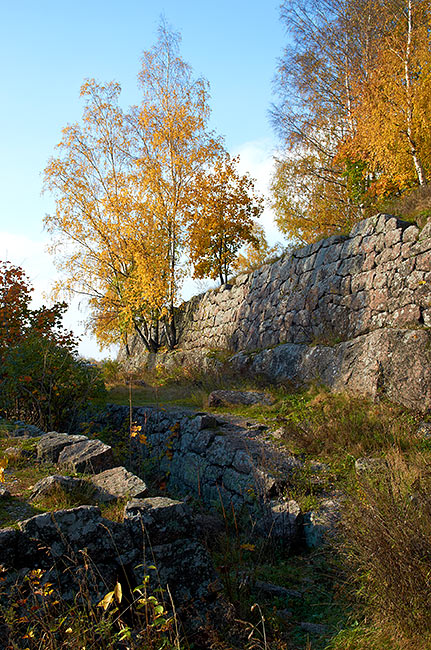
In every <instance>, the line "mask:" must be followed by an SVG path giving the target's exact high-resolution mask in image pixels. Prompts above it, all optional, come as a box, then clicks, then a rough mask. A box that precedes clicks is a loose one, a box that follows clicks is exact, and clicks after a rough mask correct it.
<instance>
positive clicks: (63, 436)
mask: <svg viewBox="0 0 431 650" xmlns="http://www.w3.org/2000/svg"><path fill="white" fill-rule="evenodd" d="M83 440H88V438H86V436H79V435H69V434H68V433H57V431H51V432H50V433H46V434H45V435H43V436H42V437H41V439H40V440H39V442H38V443H37V447H36V449H37V457H38V458H39V459H40V460H44V461H49V462H51V463H56V462H57V461H58V457H59V455H60V453H61V452H62V451H63V449H64V448H65V447H68V446H69V445H73V444H75V443H76V442H80V441H83Z"/></svg>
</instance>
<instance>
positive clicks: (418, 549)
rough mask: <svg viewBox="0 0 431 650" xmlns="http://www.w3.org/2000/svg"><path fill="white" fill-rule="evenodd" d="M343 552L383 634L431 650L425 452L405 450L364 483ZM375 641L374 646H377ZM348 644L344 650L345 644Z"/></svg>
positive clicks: (354, 498) (430, 502)
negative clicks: (404, 453) (407, 453)
mask: <svg viewBox="0 0 431 650" xmlns="http://www.w3.org/2000/svg"><path fill="white" fill-rule="evenodd" d="M343 530H344V542H343V545H342V551H343V554H344V557H345V560H346V566H347V567H348V569H349V571H350V574H351V579H352V581H353V582H354V583H355V584H356V586H357V591H358V596H359V598H360V600H361V601H362V603H363V604H364V606H365V608H366V611H367V612H368V614H369V617H370V618H371V619H372V623H374V626H375V629H379V630H380V631H381V632H380V636H382V637H386V638H387V639H388V640H389V641H388V643H392V641H390V640H391V639H396V643H397V645H393V646H391V645H381V646H379V645H375V644H374V645H372V644H371V642H370V644H369V645H368V646H363V645H357V646H353V645H352V646H348V645H345V646H343V647H346V648H347V647H352V648H353V647H355V648H356V647H357V648H359V647H361V648H362V647H364V648H365V647H370V648H374V647H376V648H380V647H381V648H385V647H388V648H391V647H394V648H397V649H398V648H399V649H401V648H403V649H404V648H405V649H407V648H409V649H410V648H415V650H426V649H429V648H430V647H431V646H430V639H431V609H430V607H429V603H430V600H431V470H430V465H429V460H428V459H427V457H424V456H423V455H422V454H420V453H419V452H416V453H414V454H411V455H410V457H409V458H408V459H407V458H406V457H405V456H404V455H403V454H402V453H401V452H400V451H399V450H393V451H392V452H390V453H388V454H387V456H386V468H385V469H383V470H381V471H379V472H378V473H377V474H374V475H373V474H371V475H370V476H368V478H367V479H362V480H361V481H360V482H359V484H358V488H357V490H356V491H355V493H353V494H352V495H351V499H349V500H348V501H347V502H346V512H345V513H344V517H343ZM373 643H374V641H373ZM338 647H341V646H338Z"/></svg>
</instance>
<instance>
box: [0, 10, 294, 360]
mask: <svg viewBox="0 0 431 650" xmlns="http://www.w3.org/2000/svg"><path fill="white" fill-rule="evenodd" d="M162 14H163V15H164V17H165V19H166V20H167V22H168V23H169V24H170V25H171V26H172V27H173V28H174V29H175V30H176V31H179V32H180V33H181V35H182V46H181V55H182V57H183V59H184V60H185V61H187V62H188V63H189V64H190V65H191V66H192V68H193V70H194V72H195V74H196V75H202V76H204V77H205V78H206V79H208V81H209V82H210V86H211V101H210V104H211V107H212V118H211V126H212V128H213V129H215V130H216V131H217V133H219V134H221V135H222V136H224V137H225V143H226V147H227V149H228V150H229V151H230V152H231V153H232V154H237V153H239V154H240V155H241V159H242V168H243V171H249V172H250V173H251V174H252V175H253V176H255V177H256V178H257V180H258V187H259V189H260V190H261V191H263V192H265V190H266V187H267V182H268V178H269V175H270V171H271V166H272V158H271V156H272V152H273V150H274V148H275V146H276V140H275V137H274V135H273V131H272V129H271V125H270V123H269V119H268V110H269V108H270V104H271V101H272V100H273V98H272V96H271V91H272V79H273V77H274V74H275V70H276V64H277V58H278V57H279V56H280V55H281V53H282V48H283V46H284V44H285V34H284V30H283V26H282V25H281V23H280V21H279V2H278V1H275V2H274V1H273V0H265V1H262V0H247V1H246V0H231V1H230V2H229V1H228V0H218V2H217V3H212V2H211V3H203V2H198V1H197V0H196V1H195V0H183V1H182V2H178V1H175V0H152V1H151V2H150V1H148V0H140V1H139V0H123V1H122V2H121V3H120V2H118V0H116V1H112V0H104V1H103V2H102V1H101V0H87V1H86V2H84V1H83V0H75V1H74V2H70V1H68V0H60V1H59V0H57V1H56V2H53V1H52V0H39V2H36V1H35V0H20V2H17V3H12V2H6V0H0V55H1V60H2V62H3V65H2V83H1V91H0V92H1V102H0V124H1V138H0V147H1V155H0V195H1V210H0V259H5V258H6V257H7V258H8V259H10V260H11V261H12V262H14V263H16V264H20V265H22V266H23V267H24V269H25V270H26V271H27V273H28V275H29V276H30V277H31V279H32V281H33V283H34V285H35V288H36V291H35V301H36V302H37V303H40V301H41V300H42V292H44V291H45V292H46V291H47V290H49V286H50V283H51V282H52V281H53V280H54V279H55V269H54V267H53V266H52V260H51V258H50V256H49V254H48V253H47V252H46V244H47V242H48V238H47V235H46V233H44V232H43V224H42V220H43V216H44V215H45V214H46V213H48V212H50V211H51V210H52V209H53V201H52V199H51V198H50V197H49V196H43V197H42V196H41V195H40V193H41V186H42V175H41V174H42V171H43V169H44V167H45V165H46V163H47V160H48V158H49V157H50V156H51V155H52V154H53V153H54V147H55V145H56V144H57V142H58V141H59V139H60V133H61V129H62V127H64V126H65V125H66V124H68V123H71V122H75V121H78V120H79V119H80V117H81V114H82V103H81V101H80V99H79V89H80V86H81V84H82V82H83V80H84V79H86V78H92V77H94V78H96V79H97V80H98V81H109V80H111V79H115V80H116V81H118V82H119V83H120V84H121V86H122V89H123V91H122V99H121V103H122V105H123V107H124V108H127V107H128V106H129V105H131V104H134V103H138V102H139V90H138V87H137V81H136V78H137V74H138V71H139V67H140V56H141V53H142V52H143V51H144V50H146V49H149V48H151V46H152V45H153V44H154V42H155V41H156V39H157V26H158V23H159V19H160V16H161V15H162ZM264 224H265V226H266V228H267V233H268V237H269V239H270V240H271V241H272V242H273V241H275V240H276V239H281V237H280V236H278V233H277V231H276V229H275V227H274V225H273V222H272V217H271V213H270V211H268V210H267V211H266V213H265V215H264ZM188 291H190V289H188ZM84 316H85V314H84V312H83V313H81V314H79V313H78V305H77V303H75V304H74V305H73V306H72V308H71V310H70V313H69V315H68V317H67V323H68V325H69V326H71V327H73V328H74V330H82V328H80V326H79V325H78V321H80V320H82V319H83V318H84ZM80 350H81V352H82V353H83V354H86V355H94V356H100V354H99V353H98V352H97V346H95V344H94V342H92V341H91V340H89V339H88V338H87V339H86V340H85V341H84V342H83V344H82V346H81V348H80ZM104 354H105V355H106V354H107V353H106V352H105V353H104ZM104 354H103V353H102V355H101V356H104Z"/></svg>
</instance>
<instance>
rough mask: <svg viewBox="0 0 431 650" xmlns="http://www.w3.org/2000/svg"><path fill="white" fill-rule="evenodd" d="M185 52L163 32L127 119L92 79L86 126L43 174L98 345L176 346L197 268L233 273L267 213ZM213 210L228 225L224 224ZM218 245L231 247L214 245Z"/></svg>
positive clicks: (57, 234)
mask: <svg viewBox="0 0 431 650" xmlns="http://www.w3.org/2000/svg"><path fill="white" fill-rule="evenodd" d="M179 45H180V37H179V35H178V34H176V33H174V32H172V31H171V30H170V29H169V28H168V27H167V26H166V25H165V24H164V23H162V24H161V26H160V28H159V38H158V41H157V43H156V44H155V46H154V47H153V48H152V49H150V50H148V51H146V52H144V54H143V57H142V67H141V71H140V73H139V84H140V88H141V91H142V101H141V103H140V104H139V105H138V106H134V107H132V108H131V109H130V110H129V111H127V112H124V111H123V110H122V109H121V108H120V107H119V102H118V99H119V95H120V90H121V89H120V86H119V84H117V83H115V82H110V83H107V84H99V83H97V82H96V81H95V80H89V81H86V82H85V83H84V85H83V86H82V89H81V96H82V97H83V99H84V102H85V106H84V114H83V120H82V123H81V124H73V125H71V126H67V127H66V128H65V129H64V130H63V137H62V140H61V142H60V144H59V145H58V149H59V154H58V155H57V156H55V157H53V158H52V159H51V160H50V161H49V163H48V165H47V167H46V169H45V187H46V189H47V190H49V191H51V192H53V193H54V195H55V197H56V211H55V213H54V214H52V215H48V216H47V217H46V220H45V223H46V226H47V228H48V230H49V231H50V232H51V233H52V235H53V250H54V252H56V254H57V263H58V264H59V266H60V268H61V269H62V270H63V271H64V277H65V280H62V282H61V286H62V287H63V288H64V287H66V288H67V289H69V290H72V291H75V292H80V293H83V294H85V295H87V296H88V297H89V300H90V305H91V307H92V328H93V331H94V332H95V333H96V335H97V336H98V339H99V341H100V342H101V343H102V344H106V343H110V342H113V341H116V340H118V337H119V336H121V338H122V339H123V342H124V343H127V336H128V335H129V334H130V333H131V332H137V333H138V334H139V335H140V337H141V338H142V341H143V342H144V344H145V346H146V347H147V349H148V350H152V351H156V350H157V349H158V347H159V345H160V341H161V334H162V332H163V334H164V338H165V341H166V342H167V343H168V344H169V345H170V347H173V346H174V345H175V344H176V342H177V333H176V327H175V306H176V304H177V301H178V292H179V288H180V287H181V282H182V279H183V278H184V276H185V274H186V271H187V270H188V269H189V267H190V264H192V265H194V269H195V275H196V276H197V277H202V273H203V272H205V273H207V274H208V275H210V276H211V277H213V275H214V271H213V269H214V268H218V269H220V268H223V272H227V269H228V268H229V265H230V264H231V262H232V259H233V257H234V255H235V253H236V251H237V249H238V248H239V246H240V245H241V243H242V242H245V241H249V240H250V231H251V228H252V220H253V218H254V217H255V216H257V215H258V214H259V213H260V210H259V208H258V207H257V206H258V199H257V197H255V196H254V194H253V192H252V183H251V181H250V179H248V177H246V176H244V177H242V176H241V175H240V174H238V173H237V172H236V171H235V170H234V163H233V162H232V161H230V159H229V157H228V155H227V154H226V152H225V151H224V148H223V145H222V141H221V139H220V138H218V137H216V136H215V135H214V134H213V133H212V132H211V131H210V130H209V127H208V120H209V115H210V109H209V94H208V83H207V82H206V81H205V80H204V79H201V78H195V77H194V76H193V74H192V70H191V68H190V67H189V66H188V64H186V63H185V62H184V61H183V60H182V58H181V57H180V54H179ZM222 170H224V171H222ZM223 173H224V174H225V175H226V174H227V176H226V179H227V180H226V179H225V180H221V175H222V174H223ZM216 176H218V178H219V180H218V181H217V191H216V190H215V185H214V183H213V181H215V178H216ZM216 202H220V204H223V206H224V210H225V212H226V218H224V219H221V218H220V217H217V208H216ZM234 214H235V218H233V216H232V215H234ZM229 215H230V216H229ZM217 218H218V221H217ZM229 220H230V221H229ZM210 222H211V224H212V225H211V228H212V231H211V232H212V234H211V236H210V237H207V230H208V229H207V226H208V224H209V223H210ZM217 237H218V240H217V241H218V242H220V241H221V240H223V242H224V244H223V245H220V244H218V245H215V244H214V242H215V238H216V239H217ZM204 259H205V264H204V263H203V260H204ZM220 265H221V266H220ZM204 266H205V271H204Z"/></svg>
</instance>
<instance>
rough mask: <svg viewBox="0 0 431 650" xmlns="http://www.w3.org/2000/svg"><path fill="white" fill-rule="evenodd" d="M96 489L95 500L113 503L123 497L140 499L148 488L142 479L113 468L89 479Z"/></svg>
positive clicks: (121, 468)
mask: <svg viewBox="0 0 431 650" xmlns="http://www.w3.org/2000/svg"><path fill="white" fill-rule="evenodd" d="M91 482H92V484H93V485H94V486H96V487H97V488H98V493H97V500H98V501H100V502H108V501H115V500H116V499H121V498H123V497H126V496H128V497H130V498H131V499H133V498H141V497H145V496H146V495H147V494H148V487H147V485H146V483H144V481H143V480H142V479H140V478H139V477H138V476H136V475H135V474H132V473H131V472H128V471H127V470H126V468H125V467H114V468H112V469H107V470H105V471H104V472H100V474H96V475H94V476H92V477H91Z"/></svg>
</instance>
